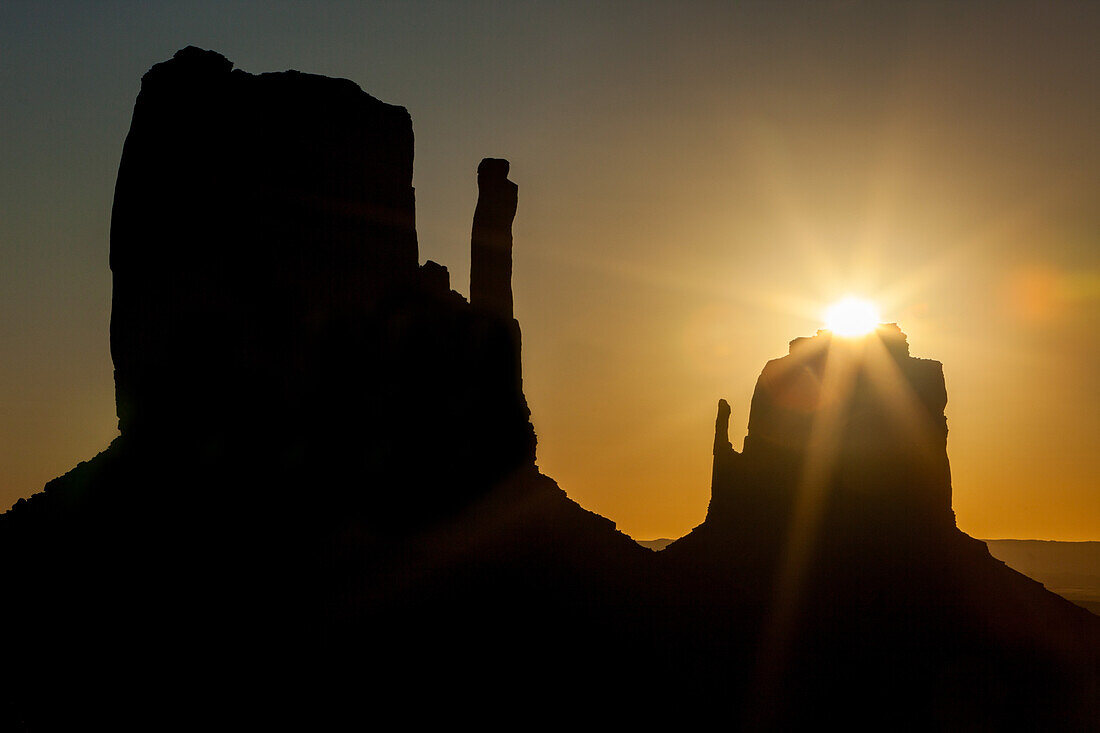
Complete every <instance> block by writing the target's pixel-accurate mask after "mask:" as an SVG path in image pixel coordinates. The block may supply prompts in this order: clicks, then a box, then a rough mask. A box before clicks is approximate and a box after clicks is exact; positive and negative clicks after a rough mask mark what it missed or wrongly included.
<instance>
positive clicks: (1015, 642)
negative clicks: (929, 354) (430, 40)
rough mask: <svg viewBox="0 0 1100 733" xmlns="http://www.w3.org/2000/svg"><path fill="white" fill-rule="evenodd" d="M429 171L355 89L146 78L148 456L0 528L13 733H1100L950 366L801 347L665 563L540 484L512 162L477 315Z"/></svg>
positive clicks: (138, 152)
mask: <svg viewBox="0 0 1100 733" xmlns="http://www.w3.org/2000/svg"><path fill="white" fill-rule="evenodd" d="M412 158H413V150H412V131H411V124H410V122H409V117H408V114H407V112H406V111H405V110H404V109H402V108H400V107H394V106H391V105H387V104H384V103H382V102H379V101H378V100H375V99H373V98H372V97H370V96H368V95H366V94H365V93H363V92H362V91H361V90H359V88H358V87H357V86H356V85H354V84H353V83H352V82H350V81H346V80H336V79H326V78H324V77H317V76H311V75H306V74H301V73H298V72H284V73H278V74H262V75H259V76H254V75H250V74H246V73H244V72H241V71H234V70H233V69H232V64H231V63H230V62H229V61H227V60H226V59H225V58H224V57H222V56H220V55H218V54H216V53H212V52H209V51H201V50H199V49H195V48H187V49H184V50H183V51H180V52H179V53H178V54H176V56H175V57H174V58H173V59H172V60H170V61H167V62H165V63H162V64H158V65H156V66H155V67H153V69H152V70H150V71H149V72H148V73H147V74H146V75H145V77H144V79H143V82H142V89H141V92H140V94H139V96H138V101H137V104H136V106H135V112H134V119H133V123H132V126H131V130H130V133H129V135H128V137H127V141H126V144H125V148H124V152H123V159H122V163H121V165H120V168H119V178H118V184H117V188H116V197H115V206H114V210H113V214H112V216H113V218H112V233H111V268H112V271H113V273H114V278H115V291H114V310H113V313H112V322H111V348H112V355H113V356H114V359H115V365H116V376H115V378H116V394H117V402H118V415H119V426H120V431H121V435H120V437H119V438H117V439H116V440H115V441H114V442H113V443H112V444H111V446H110V447H108V448H107V449H106V450H104V451H103V452H102V453H100V454H99V455H98V456H96V457H94V458H93V459H91V460H90V461H87V462H85V463H81V464H79V465H78V466H76V467H75V468H74V469H73V470H71V471H70V472H68V473H66V474H65V475H64V476H62V477H60V478H58V479H55V480H54V481H51V482H50V483H49V484H47V486H46V488H45V491H43V492H41V493H38V494H35V495H34V496H33V497H31V498H30V499H29V500H21V501H20V502H18V503H17V504H16V505H15V506H14V507H13V508H12V509H11V510H10V511H8V512H6V513H5V514H3V515H0V557H4V558H5V560H6V561H8V562H7V563H6V569H5V578H4V583H5V586H6V590H7V591H8V596H7V600H6V602H5V603H4V604H0V622H2V624H3V628H4V630H5V632H4V633H5V634H6V635H7V639H6V642H7V643H6V645H5V653H6V660H5V661H6V664H5V665H4V666H3V672H2V678H0V727H3V726H7V727H11V728H16V729H19V728H20V727H21V728H23V729H26V730H32V731H39V730H74V729H85V728H92V727H108V726H109V727H110V728H111V729H119V728H124V729H149V728H153V729H159V728H163V727H167V726H169V725H180V724H181V721H180V717H181V716H185V715H190V716H193V717H194V718H195V721H196V722H198V721H202V725H203V727H215V728H222V727H238V725H239V724H238V721H240V720H247V721H248V723H247V725H248V727H265V726H266V727H275V726H279V727H285V726H287V725H289V724H291V723H292V722H293V723H297V724H298V727H301V728H304V729H310V730H323V729H335V728H337V727H341V728H342V727H343V726H342V725H341V724H346V723H349V722H350V723H351V724H352V725H355V726H356V727H365V726H366V725H368V724H370V723H372V722H376V721H377V720H387V719H389V718H391V717H393V716H395V715H403V716H409V715H410V714H411V713H414V714H416V715H418V716H419V717H420V718H425V719H429V718H431V716H435V718H438V719H439V720H446V721H447V722H448V723H453V722H454V717H455V716H456V715H461V714H462V713H461V711H466V710H470V709H471V708H472V707H474V706H476V708H477V714H478V716H479V722H484V720H483V718H486V717H487V718H489V719H495V720H496V721H499V722H501V723H504V724H509V725H515V723H516V722H517V721H521V722H523V721H527V720H529V719H531V715H532V714H538V715H539V716H540V717H541V718H543V719H546V718H547V717H548V716H552V715H553V714H554V713H555V712H557V713H558V714H560V715H561V716H562V717H563V718H566V719H568V720H569V722H570V723H573V724H575V721H576V719H577V715H578V714H581V713H583V714H585V715H586V716H590V710H591V708H592V706H593V705H596V706H598V707H599V708H601V709H602V710H603V711H604V712H614V714H615V715H616V719H617V721H618V722H620V723H621V722H622V721H623V720H624V719H626V720H631V719H634V720H638V721H641V720H645V721H646V722H647V723H650V724H652V723H653V722H654V716H655V715H656V714H657V713H659V712H666V713H669V714H672V715H675V716H676V721H677V722H682V717H681V716H683V715H684V712H685V711H688V710H690V711H698V712H699V713H701V714H708V715H710V716H720V718H721V719H722V720H725V721H727V722H728V723H729V724H730V725H731V726H733V727H745V728H753V729H759V728H761V727H766V726H768V725H774V726H775V727H777V728H790V727H799V726H808V725H811V724H815V723H817V722H818V721H820V720H821V719H824V718H826V717H837V718H839V717H840V716H843V717H844V719H846V720H852V721H854V722H855V721H858V722H860V723H863V724H868V725H869V724H875V723H878V724H882V722H883V719H882V718H880V717H877V716H879V715H881V714H888V715H889V716H890V718H889V719H888V721H887V722H888V723H890V724H893V723H897V725H899V726H901V727H934V726H937V725H939V726H940V727H944V726H945V725H947V724H952V725H954V724H957V725H960V726H964V727H965V726H968V725H970V726H971V727H982V726H984V727H992V728H998V727H999V728H1002V729H1003V728H1005V727H1008V726H1010V725H1023V726H1031V727H1035V728H1044V727H1045V728H1051V727H1052V726H1061V727H1076V728H1083V727H1085V726H1086V725H1088V724H1090V723H1092V722H1094V721H1095V719H1096V717H1095V716H1096V715H1097V713H1098V710H1097V707H1098V703H1097V699H1098V698H1097V692H1098V690H1100V686H1098V685H1100V683H1098V681H1100V669H1098V668H1097V667H1098V663H1097V660H1098V659H1100V630H1098V626H1100V624H1098V620H1097V619H1096V618H1095V617H1093V616H1092V615H1090V614H1088V613H1087V612H1086V611H1084V610H1083V609H1080V608H1077V607H1076V606H1073V605H1072V604H1069V603H1068V602H1066V601H1064V600H1063V599H1060V598H1058V597H1057V596H1054V595H1052V594H1050V593H1048V592H1047V591H1045V590H1044V589H1043V588H1042V587H1041V586H1040V585H1039V584H1038V583H1035V582H1033V581H1030V580H1028V579H1026V578H1024V577H1023V576H1020V575H1019V574H1017V573H1015V572H1013V571H1010V570H1008V569H1007V568H1006V567H1005V566H1004V565H1003V564H1002V563H998V562H997V561H995V560H993V559H992V558H991V557H990V556H989V553H988V552H987V551H986V549H985V546H984V545H983V544H982V543H980V542H977V541H976V540H972V539H970V538H969V537H967V536H966V535H963V534H962V533H960V532H958V531H957V530H956V529H955V527H954V519H953V516H952V514H951V508H950V500H951V495H950V491H951V487H950V474H949V469H948V464H947V456H946V435H947V433H946V423H945V421H944V418H943V410H944V405H945V404H946V391H945V389H944V381H943V374H942V370H941V369H940V365H939V364H938V363H937V362H931V361H926V360H921V359H914V358H911V357H910V356H909V355H908V346H907V345H906V342H905V338H904V336H902V335H901V333H900V331H899V330H898V329H897V328H896V327H894V326H888V327H882V328H880V329H879V331H878V332H877V334H876V335H875V336H874V337H872V338H870V339H867V340H864V341H858V342H840V341H839V340H838V339H833V338H831V337H830V336H829V335H828V334H824V333H819V334H818V336H816V337H814V338H811V339H796V340H795V341H794V342H792V344H791V353H790V354H789V355H788V356H786V357H784V358H782V359H778V360H776V361H773V362H770V363H769V364H768V365H767V366H766V367H765V369H764V372H763V373H762V375H761V377H760V380H759V382H758V384H757V389H756V393H755V395H754V398H753V404H752V411H751V413H750V420H749V434H748V437H747V438H746V440H745V448H744V451H743V452H742V453H737V452H736V451H735V450H734V449H733V447H732V445H731V443H730V441H729V436H728V427H729V417H730V414H729V413H730V410H729V405H728V404H727V403H726V402H725V401H721V402H720V403H719V412H718V418H717V420H716V426H715V441H714V446H713V448H714V472H713V477H712V483H713V496H712V501H711V506H710V510H709V512H708V515H707V519H706V521H705V522H704V523H703V524H702V525H700V526H699V527H698V528H696V529H695V530H694V531H693V532H692V533H691V534H689V535H688V536H687V537H684V538H682V539H680V540H678V541H676V542H674V543H672V544H671V545H669V546H668V547H667V548H666V549H665V550H664V551H662V552H660V553H652V552H650V551H649V550H647V549H645V548H643V547H641V546H639V545H638V544H636V543H635V542H633V541H632V540H631V539H630V538H628V537H626V536H625V535H623V534H621V533H619V532H617V531H616V530H615V525H614V523H613V522H611V521H610V520H608V519H606V518H604V517H600V516H598V515H596V514H593V513H591V512H588V511H586V510H584V509H582V508H581V507H580V506H578V505H577V504H575V503H574V502H572V501H570V500H569V499H568V498H567V497H566V496H565V493H564V492H563V491H562V490H561V489H560V488H559V487H558V486H557V485H556V484H555V483H554V482H553V481H552V480H551V479H549V478H547V477H546V476H543V475H542V474H541V473H539V471H538V469H537V467H536V465H535V435H534V430H533V428H532V426H531V423H530V420H529V411H528V407H527V404H526V400H525V399H524V396H523V391H522V378H521V368H520V367H521V363H520V362H521V360H520V331H519V324H518V323H517V322H516V321H515V319H514V317H513V312H512V297H511V282H510V278H511V247H512V237H511V229H510V227H511V223H512V219H513V217H514V215H515V211H516V191H517V189H516V186H515V184H513V183H512V182H510V181H509V180H508V179H507V175H508V163H507V162H506V161H502V160H498V159H491V158H490V159H485V160H483V161H482V163H481V165H480V166H479V168H478V182H479V189H480V196H479V200H478V205H477V210H476V212H475V215H474V225H473V233H472V241H471V298H470V302H467V301H466V300H465V299H464V298H463V297H462V296H461V295H459V294H458V293H456V292H454V291H452V290H451V289H450V279H449V275H448V273H447V270H446V268H445V267H443V266H442V265H440V264H438V263H435V262H431V261H429V262H426V263H425V264H424V265H422V266H418V264H417V262H418V256H417V250H416V233H415V229H414V221H415V213H414V203H413V191H412V187H411V180H412V168H411V166H412ZM652 669H660V670H662V671H664V674H661V675H653V674H651V670H652ZM410 711H411V712H410ZM456 711H459V712H456ZM521 716H522V717H521ZM586 719H588V718H587V717H586Z"/></svg>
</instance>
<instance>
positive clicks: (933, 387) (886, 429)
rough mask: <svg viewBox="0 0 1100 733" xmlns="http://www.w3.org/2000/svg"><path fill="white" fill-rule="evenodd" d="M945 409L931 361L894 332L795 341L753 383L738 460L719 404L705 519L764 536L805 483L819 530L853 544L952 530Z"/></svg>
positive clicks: (887, 328) (775, 528) (939, 373)
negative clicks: (874, 537)
mask: <svg viewBox="0 0 1100 733" xmlns="http://www.w3.org/2000/svg"><path fill="white" fill-rule="evenodd" d="M946 405H947V390H946V387H945V386H944V379H943V367H942V365H941V364H940V363H939V362H937V361H932V360H928V359H916V358H913V357H911V356H910V355H909V346H908V343H907V341H906V338H905V334H903V333H901V330H900V329H899V328H898V327H897V324H888V325H883V326H880V327H879V328H878V329H877V331H876V332H875V333H874V335H873V336H872V337H869V338H864V339H858V340H849V339H841V338H834V337H833V336H832V334H830V333H829V332H827V331H819V332H818V334H817V335H816V336H814V337H813V338H798V339H795V340H794V341H792V342H791V345H790V353H789V354H788V355H787V356H785V357H783V358H781V359H775V360H773V361H770V362H768V364H767V365H766V366H765V367H764V370H763V372H762V373H761V375H760V378H759V380H758V381H757V383H756V390H755V392H754V393H753V399H752V407H751V411H750V413H749V432H748V435H747V436H746V438H745V447H744V453H743V454H738V453H737V452H735V451H734V450H733V449H732V447H730V444H729V440H728V437H725V436H724V433H725V430H724V429H723V428H722V426H723V425H726V424H728V421H729V417H728V414H729V406H728V405H726V404H725V402H722V403H720V404H719V411H718V428H719V430H718V432H719V433H722V436H719V435H718V434H716V435H715V454H714V455H715V462H714V476H715V480H714V483H713V486H712V494H713V497H712V504H711V510H710V513H709V514H708V521H714V522H718V523H724V524H725V525H731V524H734V525H743V526H742V529H741V530H739V531H745V532H755V533H759V534H760V535H762V536H772V537H774V536H776V533H777V532H780V531H782V530H783V529H785V525H784V522H786V521H787V518H788V517H789V516H790V515H791V514H792V513H793V511H794V505H795V502H796V500H797V496H798V493H799V492H800V491H804V490H806V482H807V481H811V482H813V484H814V485H815V486H814V488H813V490H814V491H815V492H816V493H818V494H820V496H821V497H822V499H821V501H822V505H821V506H820V508H819V510H820V512H822V515H823V517H824V519H825V524H826V525H827V526H828V527H833V526H834V525H835V527H836V531H838V532H841V533H843V534H845V535H847V536H851V535H852V534H853V533H858V534H859V541H866V540H867V537H865V536H864V535H866V534H867V533H868V532H877V533H878V534H880V535H882V536H884V537H885V536H888V537H890V538H894V537H895V536H896V535H897V534H898V533H907V532H910V531H920V532H942V531H945V530H947V529H953V528H954V526H955V515H954V512H952V510H951V471H950V468H949V464H948V459H947V420H946V418H945V417H944V407H945V406H946ZM761 480H763V481H764V482H765V483H766V486H767V488H766V490H764V489H761V488H760V481H761ZM826 531H829V530H826ZM890 541H893V539H891V540H890Z"/></svg>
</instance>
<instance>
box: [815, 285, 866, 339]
mask: <svg viewBox="0 0 1100 733" xmlns="http://www.w3.org/2000/svg"><path fill="white" fill-rule="evenodd" d="M878 322H879V316H878V308H877V307H876V306H875V304H874V303H872V302H871V301H869V300H865V299H863V298H857V297H855V296H851V295H849V296H848V297H846V298H843V299H841V300H838V301H837V302H835V303H833V304H832V305H831V306H829V308H828V309H827V310H826V311H825V328H827V329H829V330H830V331H832V332H833V333H834V334H835V335H837V336H846V337H849V338H850V337H854V336H863V335H864V334H868V333H870V332H871V331H874V330H875V326H877V325H878Z"/></svg>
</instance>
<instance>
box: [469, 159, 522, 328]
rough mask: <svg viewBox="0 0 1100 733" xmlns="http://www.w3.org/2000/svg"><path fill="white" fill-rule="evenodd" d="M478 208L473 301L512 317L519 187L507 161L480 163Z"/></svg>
mask: <svg viewBox="0 0 1100 733" xmlns="http://www.w3.org/2000/svg"><path fill="white" fill-rule="evenodd" d="M477 190H478V197H477V208H476V209H475V210H474V227H473V235H472V247H471V252H470V304H471V305H473V306H474V307H475V308H481V309H483V310H485V311H488V312H489V313H493V314H495V315H497V316H498V317H500V318H504V319H511V318H512V286H511V283H512V221H513V219H515V217H516V203H517V193H518V188H517V187H516V184H514V183H512V182H511V181H509V180H508V161H506V160H501V159H499V158H486V159H485V160H483V161H481V165H479V166H478V167H477Z"/></svg>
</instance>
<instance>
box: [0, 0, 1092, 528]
mask: <svg viewBox="0 0 1100 733" xmlns="http://www.w3.org/2000/svg"><path fill="white" fill-rule="evenodd" d="M594 5H598V7H593V6H594ZM731 5H733V4H730V3H687V4H685V3H631V4H617V3H599V4H593V3H554V4H547V3H507V4H504V3H501V4H497V3H469V4H460V3H398V4H379V5H370V6H365V5H363V4H358V3H348V4H345V3H316V4H312V5H310V6H304V5H301V4H298V5H293V4H287V5H281V4H275V5H269V6H265V7H264V8H261V7H260V6H259V5H253V4H248V3H236V4H234V3H195V4H186V3H181V4H175V5H171V6H168V5H164V6H162V5H155V4H142V5H137V4H133V5H132V4H127V3H102V4H95V5H94V7H93V6H87V5H85V4H71V5H69V4H66V3H56V4H49V5H48V6H43V4H41V3H29V2H28V3H21V2H13V3H6V4H5V5H4V6H3V8H0V48H3V49H4V51H3V64H0V91H2V93H3V99H4V114H3V115H0V172H2V175H0V212H2V213H0V262H3V265H4V266H3V268H0V353H3V355H4V359H3V360H2V361H0V504H3V505H5V506H6V505H8V504H10V503H11V502H13V501H15V500H16V499H17V498H18V497H20V496H27V495H29V494H30V493H33V492H34V491H37V490H40V489H41V487H42V485H43V483H44V482H45V481H47V480H49V479H50V478H52V477H54V476H57V475H59V474H61V473H63V472H64V471H66V470H68V469H69V468H71V467H72V466H74V465H75V464H76V463H77V462H78V461H80V460H85V459H87V458H90V457H92V456H93V455H94V454H95V453H96V452H98V451H99V450H100V449H102V448H103V447H105V446H106V445H107V443H108V442H109V441H110V440H111V438H112V437H113V436H114V434H115V418H114V405H113V384H112V378H111V363H110V355H109V350H108V332H107V328H108V323H109V318H110V273H109V271H108V269H107V254H108V231H109V224H110V220H109V214H110V202H111V196H112V192H113V185H114V177H115V173H116V172H117V166H118V159H119V154H120V152H121V147H122V141H123V139H124V137H125V134H126V130H127V128H128V125H129V116H130V112H131V110H132V105H133V100H134V96H135V95H136V93H137V89H138V84H139V80H140V77H141V74H142V73H143V72H144V71H145V70H146V69H148V67H150V66H151V65H152V64H154V63H156V62H157V61H160V60H164V59H166V58H168V57H170V56H171V55H172V53H173V52H174V51H175V50H177V49H178V48H181V47H183V46H185V45H188V44H194V45H198V46H200V47H205V48H212V49H215V50H218V51H220V52H222V53H223V54H225V55H226V56H227V57H229V58H230V59H231V60H233V61H234V62H235V63H236V64H237V65H238V67H239V68H243V69H245V70H248V71H253V72H260V71H271V70H281V69H285V68H298V69H301V70H304V71H309V72H314V73H322V74H328V75H332V76H344V77H348V78H350V79H353V80H354V81H356V82H358V83H359V84H360V85H361V86H362V87H363V88H364V89H365V90H366V91H368V92H370V93H371V94H373V95H375V96H377V97H379V98H381V99H383V100H385V101H387V102H391V103H395V104H402V105H405V106H406V107H408V108H409V111H410V112H411V114H412V117H413V124H414V129H415V133H416V144H417V148H416V174H415V175H416V177H415V181H414V183H415V185H416V187H417V205H418V214H417V220H418V229H419V235H420V251H421V259H422V260H424V259H429V258H430V259H433V260H436V261H438V262H441V263H443V264H445V265H447V266H448V267H449V268H450V270H451V280H452V284H453V285H454V286H455V287H456V288H457V289H458V290H460V291H461V292H463V293H468V286H467V282H468V277H469V232H470V222H471V218H472V216H473V208H474V203H475V200H476V183H475V170H476V166H477V162H478V161H479V160H480V159H481V158H482V157H485V156H496V157H505V158H508V159H510V160H511V162H512V174H511V177H512V179H513V180H514V181H516V182H517V183H518V184H519V186H520V194H519V195H520V203H519V213H518V215H517V218H516V223H515V228H514V231H515V241H516V249H515V277H514V286H515V303H516V314H517V317H518V318H519V319H520V322H521V324H522V326H523V333H524V369H525V375H524V376H525V387H526V393H527V397H528V401H529V403H530V405H531V407H532V410H533V413H534V423H535V428H536V431H537V432H538V435H539V453H538V456H539V459H538V462H539V466H540V467H541V468H542V469H543V471H544V472H545V473H547V474H549V475H550V476H552V477H554V478H555V479H557V481H558V482H559V484H560V485H561V486H562V488H563V489H565V490H566V492H568V494H569V495H570V496H571V497H572V498H574V499H576V500H577V501H579V502H580V503H581V504H582V505H583V506H585V507H586V508H589V509H592V510H594V511H597V512H599V513H601V514H604V515H605V516H608V517H610V518H611V519H613V520H615V521H616V522H617V523H618V524H619V527H620V528H621V529H622V530H624V531H625V532H627V533H629V534H631V535H633V536H635V537H639V538H652V537H660V536H664V537H676V536H679V535H682V534H684V533H685V532H686V531H688V530H689V529H690V528H691V527H693V526H694V525H696V524H698V523H699V522H700V521H702V519H703V517H704V514H705V511H706V505H707V501H708V498H709V485H708V484H709V476H710V451H711V441H712V430H713V424H714V412H715V408H716V404H717V401H718V399H719V398H720V397H724V398H726V399H727V400H728V401H729V402H730V404H731V406H732V408H733V420H732V421H731V438H732V439H733V442H734V445H735V447H738V448H740V441H741V439H742V438H743V435H744V428H745V424H746V421H747V412H748V405H749V400H750V398H751V396H752V389H753V385H754V383H755V380H756V376H757V375H758V374H759V372H760V369H761V368H762V367H763V365H764V363H765V361H767V360H768V359H771V358H775V357H778V356H782V355H784V354H785V353H786V351H787V342H788V341H789V340H790V339H792V338H795V337H796V336H806V335H811V334H812V333H813V332H814V331H815V330H816V329H817V328H819V327H820V326H821V315H822V311H823V310H824V308H825V306H826V305H827V304H828V303H830V302H831V301H833V300H835V299H837V298H838V297H840V296H842V295H845V294H847V293H856V294H860V295H863V296H866V297H869V298H871V299H874V300H875V301H876V302H878V304H879V306H880V309H881V314H882V317H883V319H884V320H886V321H897V322H899V323H900V325H901V327H902V329H903V330H904V331H905V332H906V333H907V334H908V335H909V342H910V346H911V350H912V353H913V354H914V355H915V356H922V357H928V358H934V359H938V360H940V361H942V362H943V363H944V371H945V374H946V378H947V388H948V396H949V402H948V406H947V417H948V425H949V429H950V435H949V439H948V450H949V453H950V457H951V465H952V470H953V479H954V481H953V483H954V506H955V511H956V513H957V516H958V521H959V526H960V527H961V528H962V529H963V530H964V531H966V532H968V533H970V534H972V535H974V536H977V537H983V538H1000V537H1015V538H1039V539H1061V540H1100V485H1098V477H1100V471H1098V468H1097V453H1098V451H1097V445H1098V444H1100V382H1098V380H1097V377H1098V369H1097V363H1098V356H1100V347H1098V346H1097V335H1098V333H1100V206H1098V203H1100V202H1098V198H1100V197H1098V193H1100V135H1097V132H1096V131H1097V130H1100V81H1098V80H1100V73H1098V72H1100V54H1097V52H1096V39H1097V38H1098V37H1100V6H1097V5H1096V4H1095V3H1084V2H1083V3H1074V2H1063V3H1014V2H988V3H985V2H972V3H942V4H941V3H931V2H929V3H897V4H893V3H872V2H866V3H865V2H835V3H829V2H813V3H741V4H737V5H736V6H735V7H730V6H731ZM169 8H171V9H169ZM461 429H462V426H461V423H460V416H457V415H456V416H451V415H438V416H437V424H436V438H437V439H438V440H446V439H447V435H448V433H449V432H451V431H455V430H461ZM197 500H205V499H197Z"/></svg>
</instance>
